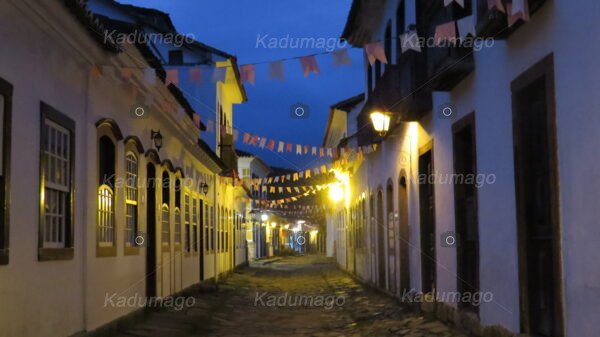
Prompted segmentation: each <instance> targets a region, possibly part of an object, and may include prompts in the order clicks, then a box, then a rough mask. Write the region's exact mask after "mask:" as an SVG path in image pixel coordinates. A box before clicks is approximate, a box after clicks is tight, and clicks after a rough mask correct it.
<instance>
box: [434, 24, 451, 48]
mask: <svg viewBox="0 0 600 337" xmlns="http://www.w3.org/2000/svg"><path fill="white" fill-rule="evenodd" d="M433 39H434V41H435V43H436V45H441V44H442V43H444V42H446V41H450V42H452V41H455V40H456V22H455V21H450V22H446V23H442V24H440V25H438V26H437V27H435V36H434V38H433Z"/></svg>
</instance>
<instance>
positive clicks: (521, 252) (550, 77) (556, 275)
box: [510, 54, 566, 337]
mask: <svg viewBox="0 0 600 337" xmlns="http://www.w3.org/2000/svg"><path fill="white" fill-rule="evenodd" d="M541 77H545V87H546V108H547V116H546V117H547V127H548V130H547V131H548V149H549V163H548V166H549V171H550V172H549V177H550V186H549V188H550V221H551V222H552V223H551V226H552V253H553V256H552V257H553V263H554V266H553V281H554V327H553V330H554V332H555V333H557V335H556V336H557V337H562V336H565V335H566V334H565V323H564V322H565V311H564V280H563V275H564V273H563V257H562V226H561V223H560V210H559V207H560V201H559V198H560V189H559V172H558V141H557V134H556V130H557V129H556V101H555V88H554V55H553V54H549V55H548V56H546V57H544V58H543V59H541V60H540V61H539V62H537V63H536V64H535V65H533V66H532V67H531V68H529V69H527V70H525V71H524V72H523V73H521V74H520V75H519V76H517V77H516V78H515V79H514V80H513V81H512V82H511V86H510V87H511V94H512V121H513V123H512V124H513V126H512V127H513V149H514V151H515V153H514V155H515V156H514V158H515V160H514V172H515V194H516V198H515V202H516V206H517V207H516V220H517V242H518V262H519V293H520V325H521V331H522V332H525V333H528V332H529V331H530V329H531V328H530V323H531V322H530V316H529V298H528V289H527V279H528V268H527V254H526V252H527V240H526V237H527V229H526V224H525V214H524V213H523V209H524V205H521V204H522V201H523V200H524V197H523V194H524V189H523V188H521V185H522V184H519V181H518V180H519V174H518V170H519V167H520V166H519V164H520V163H519V158H518V156H517V155H516V151H517V148H516V146H517V145H518V144H519V141H520V139H519V137H518V132H517V131H518V130H519V125H518V121H519V119H518V118H517V117H518V116H517V113H518V107H517V102H516V99H515V95H516V94H517V93H518V92H519V91H520V90H522V89H524V88H525V87H527V86H528V85H530V84H531V83H533V82H534V81H536V80H539V79H540V78H541Z"/></svg>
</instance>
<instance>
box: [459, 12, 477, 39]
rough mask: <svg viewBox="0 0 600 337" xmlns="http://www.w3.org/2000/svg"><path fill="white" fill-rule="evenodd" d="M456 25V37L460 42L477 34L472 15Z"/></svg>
mask: <svg viewBox="0 0 600 337" xmlns="http://www.w3.org/2000/svg"><path fill="white" fill-rule="evenodd" d="M456 25H457V26H458V36H459V37H460V40H461V41H465V40H466V39H467V38H468V37H469V35H471V36H472V37H476V36H477V33H476V32H475V17H474V16H473V15H471V16H465V17H464V18H462V19H460V20H458V21H456Z"/></svg>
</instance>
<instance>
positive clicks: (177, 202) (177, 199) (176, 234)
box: [174, 178, 181, 250]
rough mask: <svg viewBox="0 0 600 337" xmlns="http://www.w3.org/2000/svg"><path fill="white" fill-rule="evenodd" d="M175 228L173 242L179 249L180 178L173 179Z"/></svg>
mask: <svg viewBox="0 0 600 337" xmlns="http://www.w3.org/2000/svg"><path fill="white" fill-rule="evenodd" d="M174 212H175V229H174V242H175V246H176V247H177V249H178V250H179V249H181V179H179V178H177V179H176V180H175V211H174Z"/></svg>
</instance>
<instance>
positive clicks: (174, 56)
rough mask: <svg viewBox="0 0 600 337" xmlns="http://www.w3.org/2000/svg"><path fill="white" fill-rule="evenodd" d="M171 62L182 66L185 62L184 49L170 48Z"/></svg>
mask: <svg viewBox="0 0 600 337" xmlns="http://www.w3.org/2000/svg"><path fill="white" fill-rule="evenodd" d="M169 64H170V65H176V66H180V65H182V64H183V51H181V50H169Z"/></svg>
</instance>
